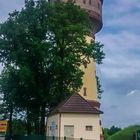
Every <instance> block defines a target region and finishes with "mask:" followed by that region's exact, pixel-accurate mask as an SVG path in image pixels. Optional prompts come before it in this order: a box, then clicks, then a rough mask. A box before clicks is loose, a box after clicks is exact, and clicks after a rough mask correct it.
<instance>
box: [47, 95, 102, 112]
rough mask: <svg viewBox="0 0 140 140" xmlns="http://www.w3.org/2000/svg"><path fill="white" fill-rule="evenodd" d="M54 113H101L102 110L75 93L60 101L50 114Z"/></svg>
mask: <svg viewBox="0 0 140 140" xmlns="http://www.w3.org/2000/svg"><path fill="white" fill-rule="evenodd" d="M56 113H87V114H102V113H103V112H102V111H100V110H99V109H97V108H96V107H94V106H93V105H91V104H90V103H89V102H88V101H87V100H85V99H84V98H83V97H81V96H80V95H79V94H77V93H75V94H73V95H71V96H70V97H68V98H67V99H66V100H64V101H63V102H61V103H60V104H59V105H58V106H57V107H56V108H54V110H52V112H51V113H50V115H53V114H56Z"/></svg>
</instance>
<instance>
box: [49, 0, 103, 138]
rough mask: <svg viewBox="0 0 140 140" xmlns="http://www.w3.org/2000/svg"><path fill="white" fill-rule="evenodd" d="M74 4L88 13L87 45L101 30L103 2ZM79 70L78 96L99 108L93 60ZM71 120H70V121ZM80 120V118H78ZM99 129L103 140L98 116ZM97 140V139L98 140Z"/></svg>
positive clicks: (82, 0) (90, 0) (85, 0)
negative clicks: (81, 73) (88, 30)
mask: <svg viewBox="0 0 140 140" xmlns="http://www.w3.org/2000/svg"><path fill="white" fill-rule="evenodd" d="M49 1H50V2H55V1H63V2H67V1H68V0H49ZM75 2H76V4H77V5H79V6H80V7H81V8H83V9H85V10H86V11H87V12H88V13H89V17H90V20H91V22H92V25H93V26H92V31H91V34H90V35H89V36H87V37H86V40H87V43H90V42H91V41H93V40H95V35H96V33H97V32H99V31H100V30H101V28H102V25H103V23H102V4H103V0H75ZM81 69H82V70H83V71H84V76H83V86H82V88H81V89H80V91H79V94H80V95H81V96H82V97H83V98H84V99H86V102H87V103H88V104H90V105H89V106H90V107H91V106H92V107H94V108H97V110H98V109H99V108H100V103H99V101H98V94H97V82H96V64H95V61H94V60H91V62H90V63H89V64H88V65H87V66H86V67H84V66H81ZM70 120H72V119H70ZM79 120H80V118H79ZM99 122H100V124H99ZM98 128H99V133H97V135H98V136H99V135H100V140H103V133H102V126H101V121H100V116H98V123H97V128H96V129H98ZM98 140H99V139H98Z"/></svg>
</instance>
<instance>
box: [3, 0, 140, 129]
mask: <svg viewBox="0 0 140 140" xmlns="http://www.w3.org/2000/svg"><path fill="white" fill-rule="evenodd" d="M23 5H24V0H10V1H9V0H0V22H2V21H4V20H6V19H7V17H8V13H9V12H11V11H13V10H15V9H17V10H19V9H21V7H23ZM103 22H104V26H103V29H102V30H101V31H100V33H98V34H97V36H96V40H97V41H100V42H102V43H103V44H104V52H105V53H106V58H105V60H104V63H103V64H102V65H100V66H97V73H98V75H99V76H100V80H101V84H102V88H103V90H104V93H103V94H102V99H101V103H102V106H101V108H102V110H103V111H104V115H102V119H103V126H104V127H110V126H112V125H116V126H118V127H125V126H128V125H132V124H140V109H139V107H140V0H104V5H103Z"/></svg>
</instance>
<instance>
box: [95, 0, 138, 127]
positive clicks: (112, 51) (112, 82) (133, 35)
mask: <svg viewBox="0 0 140 140" xmlns="http://www.w3.org/2000/svg"><path fill="white" fill-rule="evenodd" d="M103 22H104V27H103V29H102V31H101V32H100V33H98V34H97V37H96V39H97V40H98V41H100V42H102V43H103V44H104V45H105V46H104V52H105V53H106V58H105V60H104V63H103V65H100V66H97V71H98V74H99V75H100V79H101V83H102V88H103V89H104V93H103V95H102V100H101V102H102V110H103V111H104V115H103V117H102V118H103V125H104V126H107V127H110V126H111V125H113V124H114V125H116V126H119V127H125V126H128V125H132V124H140V109H139V107H140V1H139V0H113V1H112V0H104V6H103Z"/></svg>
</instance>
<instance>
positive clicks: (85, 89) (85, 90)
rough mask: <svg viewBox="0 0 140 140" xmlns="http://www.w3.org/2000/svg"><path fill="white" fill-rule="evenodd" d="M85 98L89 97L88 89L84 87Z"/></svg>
mask: <svg viewBox="0 0 140 140" xmlns="http://www.w3.org/2000/svg"><path fill="white" fill-rule="evenodd" d="M84 96H87V88H86V87H84Z"/></svg>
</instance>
